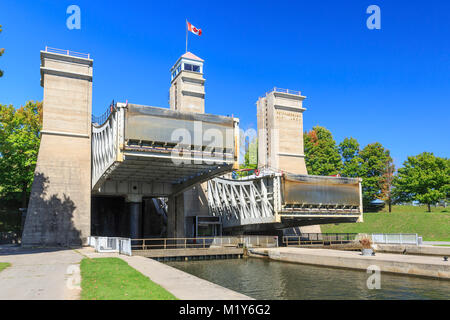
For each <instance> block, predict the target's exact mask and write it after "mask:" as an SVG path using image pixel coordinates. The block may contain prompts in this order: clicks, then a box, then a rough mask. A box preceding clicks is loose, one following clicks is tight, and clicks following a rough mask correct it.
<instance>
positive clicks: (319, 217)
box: [92, 103, 362, 232]
mask: <svg viewBox="0 0 450 320" xmlns="http://www.w3.org/2000/svg"><path fill="white" fill-rule="evenodd" d="M180 129H181V131H179V130H180ZM208 132H209V134H208ZM211 133H215V134H216V135H217V134H218V136H219V137H221V138H220V139H217V138H215V139H213V138H212V136H213V135H212V134H211ZM186 136H187V137H190V138H191V139H190V140H189V139H188V140H187V141H188V142H186V141H183V140H182V138H186ZM199 137H200V138H199ZM192 138H193V139H192ZM180 141H181V142H180ZM238 154H239V121H238V119H236V118H230V117H223V116H217V115H211V114H198V113H188V112H179V111H173V110H169V109H164V108H156V107H149V106H142V105H135V104H128V103H127V104H124V103H116V104H114V103H113V104H111V106H110V109H109V110H108V111H107V113H105V114H104V115H103V116H102V117H101V118H94V119H93V121H92V192H93V194H98V195H130V194H131V195H133V194H137V195H143V196H151V197H167V196H171V195H177V194H180V193H182V192H184V191H186V190H188V189H189V188H191V187H192V186H193V185H195V184H198V183H203V182H207V190H206V191H207V197H208V204H207V205H208V208H209V214H210V215H212V216H216V217H220V218H221V221H222V227H223V228H224V229H225V230H229V231H231V232H233V230H236V231H238V232H239V231H265V230H274V229H282V228H289V227H296V226H305V225H315V224H326V223H344V222H359V221H362V195H361V179H359V178H337V177H322V176H309V175H293V174H289V173H277V172H270V171H269V172H267V171H265V172H264V174H262V176H260V177H252V178H246V179H241V180H234V179H226V178H223V177H221V176H223V175H224V174H225V173H227V172H231V171H232V170H234V169H237V168H238V163H239V159H238ZM181 160H182V161H181Z"/></svg>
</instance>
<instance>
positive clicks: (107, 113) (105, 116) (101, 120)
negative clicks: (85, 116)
mask: <svg viewBox="0 0 450 320" xmlns="http://www.w3.org/2000/svg"><path fill="white" fill-rule="evenodd" d="M115 108H116V104H115V103H114V100H113V101H112V102H111V104H110V105H109V107H108V108H107V109H106V111H105V112H104V113H103V114H102V115H101V116H98V117H96V116H94V115H92V123H93V124H97V125H100V124H103V123H105V121H106V120H107V119H108V118H109V116H110V114H111V113H112V112H113V111H114V110H115Z"/></svg>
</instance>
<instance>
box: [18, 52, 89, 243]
mask: <svg viewBox="0 0 450 320" xmlns="http://www.w3.org/2000/svg"><path fill="white" fill-rule="evenodd" d="M92 66H93V60H91V59H89V57H88V56H87V55H86V57H80V56H77V57H74V56H71V55H69V53H68V52H67V51H61V53H53V52H49V51H41V86H42V87H43V88H44V100H43V102H44V108H43V117H44V121H43V126H42V130H41V144H40V148H39V154H38V158H37V164H36V169H35V172H34V181H33V185H32V188H31V195H30V201H29V206H28V212H27V216H26V220H25V226H24V231H23V235H22V245H24V246H79V245H82V244H86V243H87V237H88V236H89V235H90V230H91V114H92Z"/></svg>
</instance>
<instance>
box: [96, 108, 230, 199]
mask: <svg viewBox="0 0 450 320" xmlns="http://www.w3.org/2000/svg"><path fill="white" fill-rule="evenodd" d="M238 133H239V120H238V119H236V118H231V117H224V116H218V115H211V114H198V113H190V112H179V111H173V110H169V109H165V108H156V107H150V106H142V105H135V104H128V103H127V104H124V103H116V104H114V103H113V104H111V106H110V109H109V110H108V111H107V112H106V113H105V114H104V115H103V116H102V117H100V118H93V121H92V190H93V193H94V194H103V195H120V194H141V195H146V196H153V197H156V196H161V197H163V196H169V195H176V194H179V193H181V192H183V191H185V190H187V189H189V188H190V187H191V186H192V185H194V184H196V183H201V182H204V181H206V180H208V179H211V178H213V177H215V176H217V175H221V174H224V173H226V172H230V171H231V170H233V168H236V167H237V164H238V150H239V141H238Z"/></svg>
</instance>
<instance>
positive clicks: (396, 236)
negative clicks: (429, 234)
mask: <svg viewBox="0 0 450 320" xmlns="http://www.w3.org/2000/svg"><path fill="white" fill-rule="evenodd" d="M371 238H372V242H373V243H380V244H413V245H419V244H420V242H421V241H419V238H420V237H419V236H418V235H417V233H373V234H372V235H371Z"/></svg>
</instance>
